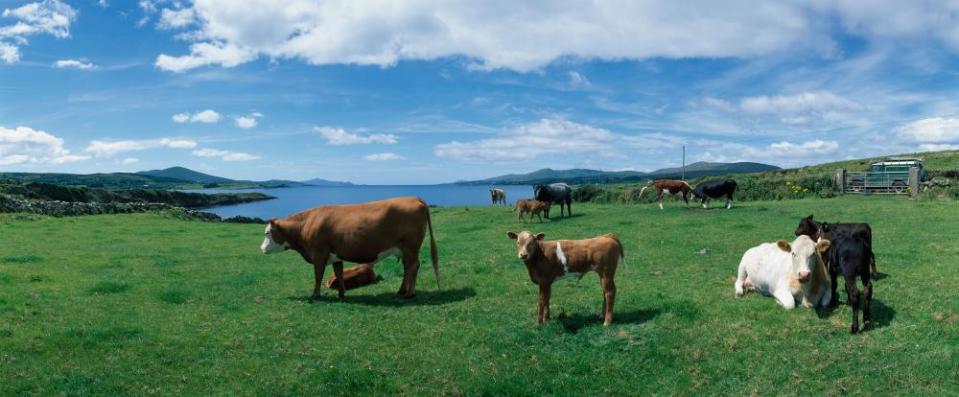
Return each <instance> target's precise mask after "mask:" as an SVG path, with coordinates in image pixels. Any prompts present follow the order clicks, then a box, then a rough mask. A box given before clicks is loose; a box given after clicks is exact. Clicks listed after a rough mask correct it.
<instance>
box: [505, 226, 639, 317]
mask: <svg viewBox="0 0 959 397" xmlns="http://www.w3.org/2000/svg"><path fill="white" fill-rule="evenodd" d="M506 235H507V236H509V238H510V239H513V240H516V250H517V255H518V256H519V259H520V260H522V261H523V264H525V265H526V270H527V271H529V278H530V280H532V281H533V283H534V284H536V285H539V306H538V308H537V311H536V324H542V323H543V321H545V320H546V319H548V318H549V298H550V294H551V292H552V291H551V288H552V285H553V281H556V279H558V278H561V277H566V276H577V277H580V278H582V277H583V274H585V273H586V272H588V271H595V272H596V273H597V274H599V280H600V283H601V284H602V286H603V325H609V324H610V323H612V322H613V301H614V300H615V299H616V284H615V283H614V282H613V276H615V275H616V267H617V266H618V265H619V263H620V262H623V261H624V259H625V256H624V254H623V244H622V243H620V242H619V239H618V238H616V235H613V234H605V235H602V236H599V237H593V238H590V239H585V240H557V241H543V238H544V237H545V235H544V234H543V233H539V234H535V235H534V234H533V233H532V232H530V231H522V232H520V233H515V232H506ZM624 263H625V262H624Z"/></svg>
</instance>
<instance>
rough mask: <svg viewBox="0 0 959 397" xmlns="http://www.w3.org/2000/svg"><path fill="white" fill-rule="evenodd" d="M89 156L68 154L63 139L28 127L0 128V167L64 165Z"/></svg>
mask: <svg viewBox="0 0 959 397" xmlns="http://www.w3.org/2000/svg"><path fill="white" fill-rule="evenodd" d="M88 158H90V157H89V156H81V155H74V154H70V151H69V150H67V149H65V148H64V147H63V139H62V138H59V137H57V136H54V135H51V134H49V133H47V132H46V131H40V130H34V129H32V128H30V127H22V126H21V127H17V128H13V129H10V128H6V127H2V126H0V166H9V165H17V164H64V163H71V162H75V161H81V160H86V159H88Z"/></svg>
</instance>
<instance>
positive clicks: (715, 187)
mask: <svg viewBox="0 0 959 397" xmlns="http://www.w3.org/2000/svg"><path fill="white" fill-rule="evenodd" d="M735 192H736V181H734V180H732V179H726V180H722V181H721V180H712V181H705V182H700V183H699V184H697V185H696V188H695V189H693V196H695V197H696V198H699V199H702V205H703V209H705V208H708V206H707V204H706V203H707V202H708V201H709V199H711V198H715V199H718V198H720V197H723V196H726V209H730V208H733V193H735Z"/></svg>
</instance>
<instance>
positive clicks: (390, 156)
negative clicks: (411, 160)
mask: <svg viewBox="0 0 959 397" xmlns="http://www.w3.org/2000/svg"><path fill="white" fill-rule="evenodd" d="M363 159H364V160H366V161H391V160H405V159H406V157H403V156H400V155H398V154H396V153H389V152H387V153H374V154H368V155H366V156H363Z"/></svg>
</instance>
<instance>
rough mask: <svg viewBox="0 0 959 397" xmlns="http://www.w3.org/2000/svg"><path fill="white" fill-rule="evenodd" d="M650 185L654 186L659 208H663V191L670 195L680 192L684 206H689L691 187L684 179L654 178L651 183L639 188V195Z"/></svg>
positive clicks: (676, 194) (641, 195) (677, 194)
mask: <svg viewBox="0 0 959 397" xmlns="http://www.w3.org/2000/svg"><path fill="white" fill-rule="evenodd" d="M650 186H652V187H654V188H656V201H657V202H659V209H663V193H669V195H670V196H679V195H680V194H681V195H682V197H683V201H685V202H686V206H687V207H688V206H689V196H690V194H692V191H693V188H692V187H690V186H689V183H686V181H680V180H675V179H659V180H656V181H654V182H653V183H652V184H650V185H647V186H644V187H643V188H642V189H640V191H639V197H643V193H645V192H646V189H649V187H650Z"/></svg>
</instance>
